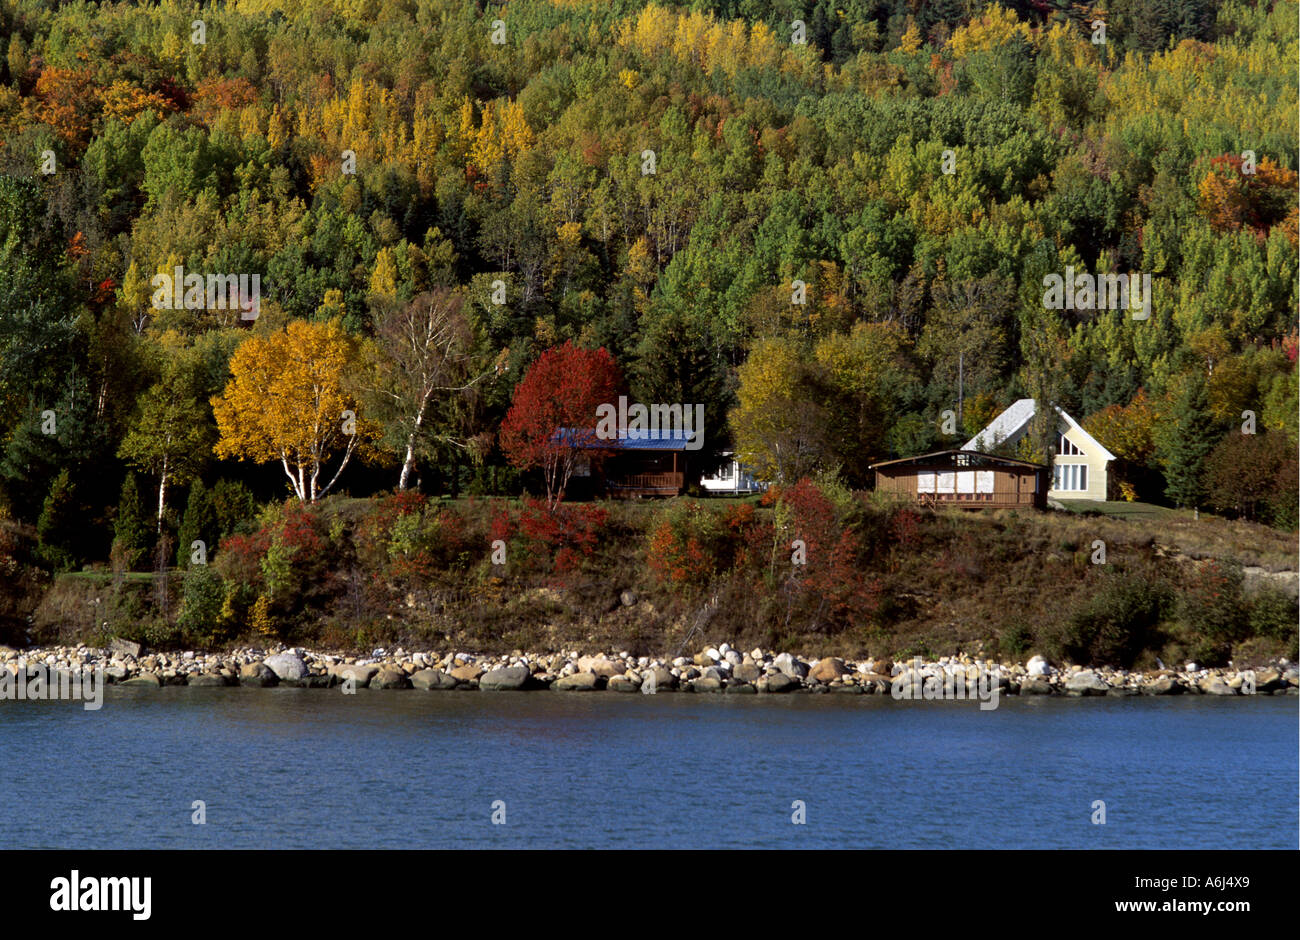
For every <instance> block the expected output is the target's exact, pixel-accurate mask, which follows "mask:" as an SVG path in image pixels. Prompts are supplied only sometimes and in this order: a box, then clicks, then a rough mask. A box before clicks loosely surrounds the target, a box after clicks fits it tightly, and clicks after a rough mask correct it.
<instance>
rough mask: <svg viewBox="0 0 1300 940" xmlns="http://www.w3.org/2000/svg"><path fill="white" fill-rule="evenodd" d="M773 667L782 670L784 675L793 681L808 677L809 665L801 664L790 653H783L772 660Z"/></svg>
mask: <svg viewBox="0 0 1300 940" xmlns="http://www.w3.org/2000/svg"><path fill="white" fill-rule="evenodd" d="M772 665H773V666H775V667H776V668H777V669H778V670H780V672H781V674H782V675H784V676H788V677H789V678H791V679H803V678H804V677H806V676H807V675H808V664H807V663H804V662H800V661H799V660H797V659H795V658H794V657H793V656H791V655H790V654H789V653H782V654H781V655H780V656H778V657H777V658H776V659H774V660H772Z"/></svg>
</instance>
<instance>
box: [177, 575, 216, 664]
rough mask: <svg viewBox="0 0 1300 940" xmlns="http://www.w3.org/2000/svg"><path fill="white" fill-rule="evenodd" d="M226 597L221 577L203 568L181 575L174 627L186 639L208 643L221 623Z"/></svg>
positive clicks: (213, 637)
mask: <svg viewBox="0 0 1300 940" xmlns="http://www.w3.org/2000/svg"><path fill="white" fill-rule="evenodd" d="M225 597H226V589H225V585H224V584H223V583H222V581H221V577H220V576H219V575H218V574H217V573H216V572H215V571H213V570H212V569H211V568H209V567H208V566H207V565H193V566H191V567H190V568H189V569H187V570H186V572H185V577H184V582H183V585H182V588H181V612H180V615H179V616H178V617H177V618H176V625H177V627H179V628H180V630H181V632H182V633H183V634H184V635H185V636H186V637H192V638H193V639H195V640H197V641H200V642H202V643H204V644H205V645H206V644H207V643H210V642H211V641H212V640H213V639H215V637H216V633H217V630H218V626H219V624H220V621H221V606H222V603H223V601H224V600H225Z"/></svg>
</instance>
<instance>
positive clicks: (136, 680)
mask: <svg viewBox="0 0 1300 940" xmlns="http://www.w3.org/2000/svg"><path fill="white" fill-rule="evenodd" d="M121 685H139V686H147V687H148V688H151V689H157V688H161V687H162V680H161V679H159V678H158V675H157V673H153V672H142V673H140V675H138V676H133V677H132V678H130V679H127V680H125V681H123V682H122V683H121Z"/></svg>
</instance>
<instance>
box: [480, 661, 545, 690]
mask: <svg viewBox="0 0 1300 940" xmlns="http://www.w3.org/2000/svg"><path fill="white" fill-rule="evenodd" d="M531 675H532V672H530V671H529V669H528V667H527V666H506V667H505V668H504V669H493V670H492V671H491V672H489V673H487V674H486V675H484V676H482V677H481V678H480V679H479V680H478V687H479V688H480V689H483V690H485V691H486V690H491V691H494V692H515V691H518V690H520V689H522V688H523V687H524V685H525V684H526V683H527V682H528V678H529V677H530V676H531Z"/></svg>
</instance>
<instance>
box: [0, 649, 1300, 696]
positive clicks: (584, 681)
mask: <svg viewBox="0 0 1300 940" xmlns="http://www.w3.org/2000/svg"><path fill="white" fill-rule="evenodd" d="M38 667H40V668H44V669H47V670H56V671H80V670H86V669H92V670H93V669H97V668H99V667H102V668H103V669H104V676H105V680H106V681H107V682H108V683H109V684H116V685H121V686H144V687H152V688H161V687H162V686H176V685H190V686H212V687H219V686H253V687H269V686H297V687H303V688H334V687H343V691H345V692H351V691H355V690H356V689H360V688H369V689H415V690H422V691H439V690H445V691H472V690H479V689H482V690H490V691H530V690H546V689H549V690H553V691H560V692H595V691H602V690H604V691H611V692H643V693H650V692H655V693H658V692H695V693H726V694H765V695H770V694H782V693H792V692H803V693H838V694H857V695H885V696H892V697H894V698H908V699H947V698H958V699H973V698H976V697H977V693H979V694H980V697H987V695H988V693H992V697H993V698H996V697H997V696H998V695H1059V696H1071V697H1083V696H1098V695H1101V696H1125V695H1179V694H1192V695H1217V696H1242V695H1296V694H1297V691H1298V689H1297V686H1298V685H1300V676H1298V675H1297V669H1296V666H1295V665H1294V664H1292V663H1291V662H1289V661H1288V660H1285V659H1282V660H1278V661H1276V662H1273V663H1269V664H1266V665H1263V666H1261V667H1259V668H1256V669H1232V668H1227V669H1201V668H1199V667H1198V666H1197V664H1195V663H1187V664H1185V665H1184V668H1182V669H1160V670H1156V671H1152V672H1145V673H1142V672H1130V671H1127V670H1123V669H1111V668H1107V667H1101V668H1095V669H1085V668H1082V667H1079V666H1062V667H1057V666H1053V665H1052V664H1050V663H1048V662H1047V661H1046V660H1045V659H1043V657H1041V656H1035V657H1032V658H1031V659H1029V660H1028V661H1027V662H1026V663H1023V664H1020V663H1003V662H995V661H992V660H986V659H980V658H972V657H969V656H952V657H942V658H940V659H938V660H937V661H935V662H929V663H926V662H922V661H921V660H919V659H913V660H911V661H908V662H894V661H893V660H888V659H880V660H877V659H866V660H863V661H852V660H849V661H845V660H843V659H839V658H837V657H826V658H822V659H802V658H800V657H798V656H795V655H792V654H790V653H779V654H778V653H775V652H773V651H770V650H762V649H755V650H752V651H750V652H748V653H742V652H740V651H739V650H735V649H732V648H731V647H730V646H728V645H727V644H726V643H722V644H720V645H719V646H718V647H716V648H714V647H710V648H708V649H705V650H702V651H700V652H699V653H696V654H694V655H693V656H691V657H685V656H679V657H676V658H674V659H671V660H667V659H655V658H648V657H633V656H631V655H629V654H628V653H627V652H626V651H623V652H607V653H599V654H595V655H580V654H579V653H577V652H559V653H546V654H525V653H523V652H521V651H515V652H514V653H512V654H509V655H502V656H478V655H474V654H470V653H463V652H449V653H442V654H439V653H433V652H408V651H406V650H403V649H400V648H398V649H393V650H375V651H374V652H373V653H372V654H371V655H370V656H360V657H357V656H349V655H345V654H341V653H323V652H314V651H310V650H303V649H292V648H290V649H283V648H281V649H276V650H262V649H257V648H252V647H250V648H242V649H235V650H231V651H228V652H222V653H205V652H181V653H162V652H145V651H143V650H141V649H140V647H139V646H137V645H136V644H134V643H128V642H126V641H120V640H114V641H113V643H112V645H111V646H110V647H109V648H108V649H97V648H93V647H87V646H77V647H46V648H34V649H29V650H26V651H21V652H20V651H18V650H14V649H11V648H9V647H0V668H4V669H7V670H8V671H9V672H10V673H13V674H15V675H16V674H17V673H18V671H19V669H20V668H25V669H27V670H31V669H33V668H38ZM900 692H901V694H900Z"/></svg>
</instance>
